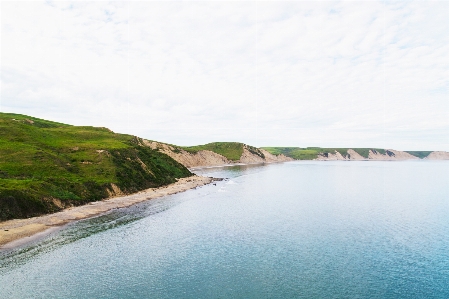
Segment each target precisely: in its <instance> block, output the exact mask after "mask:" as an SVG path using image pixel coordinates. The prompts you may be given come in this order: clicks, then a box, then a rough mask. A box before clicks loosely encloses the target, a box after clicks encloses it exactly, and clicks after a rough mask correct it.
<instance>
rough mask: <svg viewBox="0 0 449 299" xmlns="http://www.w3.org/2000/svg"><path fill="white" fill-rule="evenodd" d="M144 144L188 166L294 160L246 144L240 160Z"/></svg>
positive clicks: (149, 142)
mask: <svg viewBox="0 0 449 299" xmlns="http://www.w3.org/2000/svg"><path fill="white" fill-rule="evenodd" d="M143 145H145V146H149V147H151V148H152V149H156V150H159V151H160V152H162V153H164V154H166V155H168V156H170V157H171V158H173V159H174V160H176V161H178V162H179V163H181V164H183V165H184V166H185V167H187V168H194V167H205V166H221V165H229V164H238V163H245V164H254V163H274V162H285V161H293V159H292V158H290V157H286V156H284V155H279V156H275V155H273V154H270V153H269V152H267V151H266V150H263V149H258V148H254V147H249V146H246V145H244V147H243V153H242V156H241V157H240V160H238V161H231V160H228V159H227V158H226V157H224V156H222V155H220V154H217V153H214V152H212V151H208V150H202V151H198V152H196V153H191V152H188V151H185V150H183V149H180V148H175V147H173V146H171V145H168V144H165V143H160V142H155V141H148V140H143Z"/></svg>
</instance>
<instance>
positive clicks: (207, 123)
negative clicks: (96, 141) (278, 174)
mask: <svg viewBox="0 0 449 299" xmlns="http://www.w3.org/2000/svg"><path fill="white" fill-rule="evenodd" d="M0 10H1V12H0V14H1V40H0V42H1V46H0V48H1V55H0V56H1V62H0V64H1V74H0V80H1V82H0V83H1V97H0V111H1V112H12V113H20V114H26V115H30V116H34V117H39V118H44V119H48V120H53V121H58V122H63V123H68V124H73V125H87V126H99V127H108V128H110V129H112V130H113V131H115V132H118V133H127V134H132V135H137V136H139V137H143V138H146V139H151V140H158V141H162V142H167V143H171V144H177V145H196V144H205V143H208V142H215V141H238V142H243V143H247V144H250V145H253V146H299V147H307V146H321V147H376V148H391V149H397V150H445V151H449V22H448V20H447V16H448V15H449V1H428V2H424V1H399V2H392V1H341V2H340V1H329V2H326V1H296V2H277V1H276V2H274V1H264V2H257V1H251V2H249V1H225V2H217V1H213V2H212V1H205V2H201V1H184V2H170V1H163V2H157V1H151V2H150V1H125V2H120V1H113V2H106V1H74V2H72V1H68V2H66V1H45V2H40V1H11V2H9V1H1V2H0Z"/></svg>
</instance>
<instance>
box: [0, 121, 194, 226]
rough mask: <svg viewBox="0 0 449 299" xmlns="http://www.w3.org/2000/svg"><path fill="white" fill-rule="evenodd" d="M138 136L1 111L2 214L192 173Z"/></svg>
mask: <svg viewBox="0 0 449 299" xmlns="http://www.w3.org/2000/svg"><path fill="white" fill-rule="evenodd" d="M141 144H142V143H141V142H140V139H139V138H137V137H135V136H131V135H125V134H116V133H114V132H112V131H110V130H109V129H106V128H96V127H78V126H70V125H66V124H62V123H56V122H51V121H47V120H42V119H38V118H34V117H29V116H25V115H18V114H11V113H0V157H1V159H0V220H6V219H11V218H24V217H31V216H37V215H41V214H44V213H50V212H55V211H58V210H61V209H62V208H64V207H68V206H71V205H80V204H85V203H87V202H90V201H95V200H100V199H103V198H107V197H109V196H110V195H111V194H112V193H113V187H112V184H115V185H116V186H117V187H119V188H120V190H121V191H122V192H124V193H132V192H136V191H139V190H143V189H146V188H150V187H158V186H162V185H166V184H169V183H173V182H175V181H176V179H177V178H181V177H187V176H190V175H192V174H191V173H190V172H189V171H188V170H187V168H185V167H184V166H183V165H181V164H180V163H178V162H176V161H175V160H173V159H172V158H170V157H168V156H167V155H165V154H162V153H160V152H158V151H156V150H152V149H151V148H149V147H145V146H141Z"/></svg>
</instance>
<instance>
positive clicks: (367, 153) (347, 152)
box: [262, 147, 449, 161]
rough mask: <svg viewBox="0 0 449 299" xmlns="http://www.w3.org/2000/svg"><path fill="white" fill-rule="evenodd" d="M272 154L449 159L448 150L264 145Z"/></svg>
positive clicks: (302, 157) (324, 158)
mask: <svg viewBox="0 0 449 299" xmlns="http://www.w3.org/2000/svg"><path fill="white" fill-rule="evenodd" d="M262 149H265V150H267V151H269V152H270V153H272V154H284V155H286V156H288V157H291V158H293V159H295V160H320V161H332V160H384V161H395V160H416V159H428V160H449V153H447V152H432V151H397V150H393V149H379V148H319V147H307V148H299V147H263V148H262Z"/></svg>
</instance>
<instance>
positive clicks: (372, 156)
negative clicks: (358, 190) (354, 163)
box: [315, 149, 419, 161]
mask: <svg viewBox="0 0 449 299" xmlns="http://www.w3.org/2000/svg"><path fill="white" fill-rule="evenodd" d="M416 159H419V158H418V157H415V156H413V155H411V154H409V153H406V152H402V151H397V150H392V149H389V150H385V154H382V153H379V152H378V151H376V150H369V154H368V158H365V157H363V156H361V155H360V154H358V153H357V152H356V151H354V150H353V149H349V150H348V151H347V154H346V155H342V154H341V153H339V152H337V151H335V152H334V153H320V154H318V158H316V159H315V160H319V161H337V160H347V161H348V160H358V161H364V160H378V161H398V160H416Z"/></svg>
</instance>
